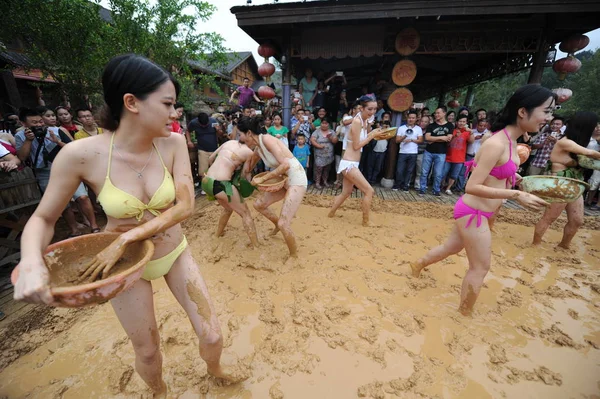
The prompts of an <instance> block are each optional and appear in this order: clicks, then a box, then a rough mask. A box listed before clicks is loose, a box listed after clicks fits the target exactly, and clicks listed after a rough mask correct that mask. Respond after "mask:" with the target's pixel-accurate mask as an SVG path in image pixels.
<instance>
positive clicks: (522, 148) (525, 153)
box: [517, 144, 531, 165]
mask: <svg viewBox="0 0 600 399" xmlns="http://www.w3.org/2000/svg"><path fill="white" fill-rule="evenodd" d="M517 154H519V161H520V162H521V163H520V165H523V164H524V163H525V161H527V159H528V158H529V155H530V154H531V147H529V146H528V145H527V144H517Z"/></svg>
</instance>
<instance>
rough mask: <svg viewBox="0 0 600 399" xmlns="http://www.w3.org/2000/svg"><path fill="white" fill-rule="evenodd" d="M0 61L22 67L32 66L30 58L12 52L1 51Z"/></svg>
mask: <svg viewBox="0 0 600 399" xmlns="http://www.w3.org/2000/svg"><path fill="white" fill-rule="evenodd" d="M0 61H2V62H5V63H7V64H10V65H14V66H21V67H24V66H29V65H30V62H29V58H27V56H26V55H25V54H22V53H19V52H16V51H11V50H5V51H0Z"/></svg>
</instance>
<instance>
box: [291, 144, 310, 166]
mask: <svg viewBox="0 0 600 399" xmlns="http://www.w3.org/2000/svg"><path fill="white" fill-rule="evenodd" d="M296 140H297V141H296V145H295V146H294V151H293V152H292V153H293V154H294V156H295V157H296V159H297V160H298V162H300V165H302V167H303V168H304V172H305V173H306V175H307V176H308V172H307V170H308V166H309V157H310V148H309V147H308V146H307V145H306V137H304V135H302V134H299V135H298V136H297V137H296Z"/></svg>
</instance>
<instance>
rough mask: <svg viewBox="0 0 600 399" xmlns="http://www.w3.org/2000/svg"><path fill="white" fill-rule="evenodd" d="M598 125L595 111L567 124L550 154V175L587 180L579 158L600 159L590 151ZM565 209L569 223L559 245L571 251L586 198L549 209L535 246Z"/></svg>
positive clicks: (539, 225) (536, 233)
mask: <svg viewBox="0 0 600 399" xmlns="http://www.w3.org/2000/svg"><path fill="white" fill-rule="evenodd" d="M597 123H598V116H597V115H596V114H594V113H593V112H578V113H576V114H575V117H574V118H573V119H571V120H570V121H569V123H568V125H567V130H566V131H565V136H564V137H563V138H561V139H560V140H558V141H557V142H556V145H555V146H554V149H553V150H552V153H551V154H550V161H549V162H548V166H547V172H548V174H552V175H554V176H563V177H570V178H572V179H577V180H581V181H583V180H584V179H583V170H582V169H581V168H580V167H579V164H578V163H577V155H586V156H588V157H590V158H593V159H600V152H598V151H593V150H588V149H587V148H586V146H587V145H588V144H589V142H590V137H592V133H593V132H594V129H595V128H596V125H597ZM565 209H566V210H567V224H566V225H565V229H564V232H563V238H562V241H561V242H560V244H558V246H559V247H561V248H565V249H569V245H570V244H571V240H572V239H573V237H575V234H576V233H577V230H579V228H580V227H581V225H583V197H579V198H577V200H575V201H574V202H570V203H568V204H564V203H554V204H552V205H550V206H549V207H548V208H546V212H545V213H544V216H542V218H541V219H540V220H539V222H537V224H536V225H535V230H534V234H533V245H538V244H541V242H542V237H543V236H544V233H546V230H548V227H550V225H551V224H552V222H554V221H555V220H556V219H557V218H558V217H559V216H560V214H561V213H562V211H563V210H565Z"/></svg>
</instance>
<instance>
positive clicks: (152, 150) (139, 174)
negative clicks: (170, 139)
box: [113, 143, 154, 179]
mask: <svg viewBox="0 0 600 399" xmlns="http://www.w3.org/2000/svg"><path fill="white" fill-rule="evenodd" d="M113 148H114V149H115V151H116V152H117V155H118V156H119V158H121V159H122V160H123V162H125V165H127V166H129V169H131V170H133V171H134V172H135V173H136V174H137V177H138V179H141V178H142V177H143V176H142V173H144V170H145V169H146V166H148V164H149V163H150V158H152V153H153V152H154V147H153V148H152V149H151V150H150V155H149V156H148V160H147V161H146V164H145V165H144V167H143V168H142V170H140V171H139V172H138V171H137V170H135V169H134V168H133V167H132V166H131V165H129V163H128V162H127V161H126V160H125V158H123V155H121V153H120V152H119V150H118V149H117V147H116V146H115V145H114V143H113Z"/></svg>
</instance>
